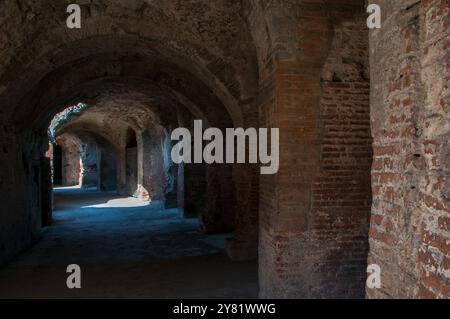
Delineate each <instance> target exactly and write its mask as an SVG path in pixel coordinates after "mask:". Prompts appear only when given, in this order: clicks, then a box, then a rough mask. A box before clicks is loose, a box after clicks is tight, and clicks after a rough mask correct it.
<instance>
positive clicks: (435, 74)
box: [367, 0, 450, 298]
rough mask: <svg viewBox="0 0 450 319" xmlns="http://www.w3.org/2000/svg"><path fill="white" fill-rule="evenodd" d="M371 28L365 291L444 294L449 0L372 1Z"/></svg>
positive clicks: (447, 289) (448, 289)
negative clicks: (375, 15)
mask: <svg viewBox="0 0 450 319" xmlns="http://www.w3.org/2000/svg"><path fill="white" fill-rule="evenodd" d="M378 3H380V4H381V5H382V8H383V12H385V17H384V21H383V28H382V29H381V30H379V31H373V32H371V36H370V42H371V48H372V51H371V52H372V54H371V65H372V66H374V67H373V68H372V79H371V81H372V83H371V84H372V101H371V117H372V130H373V132H372V134H373V136H374V156H375V158H374V163H373V166H372V181H373V184H372V185H373V207H372V224H371V230H370V238H371V240H370V257H369V262H371V263H377V264H379V265H380V266H381V268H382V279H383V281H382V289H380V290H371V289H369V290H368V291H367V293H368V296H369V297H371V298H386V297H404V298H432V297H433V298H434V297H441V298H444V297H445V298H447V297H448V296H449V293H450V277H449V268H448V267H449V264H448V257H449V252H450V250H449V247H450V246H449V245H450V241H449V235H450V233H449V231H448V223H447V221H448V218H449V211H450V209H449V208H450V206H449V193H448V189H449V188H448V180H447V177H448V167H449V166H448V164H449V152H450V149H449V145H448V141H449V137H450V135H449V132H450V127H449V114H450V113H449V110H450V109H449V106H450V103H449V93H450V92H449V79H450V77H449V71H450V68H449V45H450V33H449V32H450V31H449V30H450V28H449V26H450V16H449V2H448V1H445V0H444V1H395V2H392V1H378Z"/></svg>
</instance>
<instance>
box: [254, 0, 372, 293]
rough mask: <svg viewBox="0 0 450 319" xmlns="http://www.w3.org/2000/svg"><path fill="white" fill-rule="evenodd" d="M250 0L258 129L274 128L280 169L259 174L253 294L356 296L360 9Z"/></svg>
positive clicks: (362, 108)
mask: <svg viewBox="0 0 450 319" xmlns="http://www.w3.org/2000/svg"><path fill="white" fill-rule="evenodd" d="M250 3H251V7H250V9H249V10H250V12H249V23H250V25H251V28H252V30H253V37H254V40H255V43H256V46H257V50H258V59H259V67H260V95H259V98H258V104H259V107H260V126H261V127H278V128H280V170H279V172H278V174H277V175H274V176H261V177H260V190H259V193H260V204H259V208H260V228H259V230H260V235H259V278H260V287H261V290H260V296H261V297H268V298H270V297H277V298H283V297H284V298H298V297H301V298H314V297H360V298H362V297H364V284H363V282H362V278H363V276H364V272H365V268H366V267H365V265H366V261H365V258H366V256H367V255H366V254H367V246H368V244H367V229H368V219H369V218H368V215H369V213H370V210H369V206H370V187H369V186H370V183H369V166H370V162H371V152H370V134H369V103H368V85H367V74H366V76H365V77H364V69H365V68H366V67H367V64H368V63H367V37H366V38H364V32H365V34H366V36H367V30H365V31H363V30H364V29H363V27H361V26H360V25H359V24H360V23H363V26H365V23H364V21H365V20H364V19H363V17H364V16H365V14H364V12H365V8H364V2H363V1H361V2H358V1H333V3H332V4H328V3H327V5H323V4H322V3H321V2H315V1H296V2H289V1H287V2H272V3H270V4H269V3H267V4H262V3H260V2H258V1H250ZM351 33H355V34H357V37H356V39H353V38H352V39H350V37H351V36H352V34H351ZM345 37H346V38H347V39H345ZM324 69H325V71H327V72H328V73H327V72H325V71H324ZM366 73H367V72H366ZM352 241H355V242H354V243H353V242H352Z"/></svg>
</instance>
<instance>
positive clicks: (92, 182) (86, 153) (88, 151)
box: [81, 142, 98, 188]
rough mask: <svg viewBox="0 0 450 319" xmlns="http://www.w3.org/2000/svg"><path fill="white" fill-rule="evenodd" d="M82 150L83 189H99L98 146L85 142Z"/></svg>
mask: <svg viewBox="0 0 450 319" xmlns="http://www.w3.org/2000/svg"><path fill="white" fill-rule="evenodd" d="M81 148H82V149H81V163H82V165H81V187H83V188H90V187H97V181H98V168H97V145H96V144H95V143H93V142H85V143H83V144H82V145H81Z"/></svg>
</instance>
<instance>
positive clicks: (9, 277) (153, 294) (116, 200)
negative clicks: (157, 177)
mask: <svg viewBox="0 0 450 319" xmlns="http://www.w3.org/2000/svg"><path fill="white" fill-rule="evenodd" d="M228 236H229V235H228ZM226 237H227V235H213V236H211V235H204V234H202V233H201V232H199V231H198V223H197V220H196V219H183V218H181V217H180V214H179V212H178V210H176V209H171V210H164V209H161V206H160V205H158V204H155V203H144V202H141V201H139V200H137V199H135V198H123V197H119V196H116V195H114V194H108V193H99V192H97V191H94V190H87V191H86V190H80V189H77V188H61V189H57V190H56V191H55V212H54V222H53V224H52V225H51V226H49V227H47V228H46V229H45V230H44V232H43V234H42V239H41V240H40V241H39V242H38V243H37V244H36V245H34V246H33V247H32V248H30V249H29V250H28V251H25V252H24V253H22V254H21V255H19V256H18V257H17V258H16V259H15V260H13V261H12V262H11V263H10V264H9V265H7V266H6V267H4V268H2V269H0V298H256V297H257V293H258V292H257V291H258V285H257V266H256V262H243V263H242V262H239V263H237V262H231V261H230V260H229V259H228V257H227V256H226V255H225V252H224V249H223V245H224V240H225V238H226ZM69 264H78V265H79V266H80V267H81V271H82V274H81V281H82V283H81V285H82V288H81V289H68V288H67V286H66V279H67V276H68V275H69V274H67V273H66V268H67V266H68V265H69Z"/></svg>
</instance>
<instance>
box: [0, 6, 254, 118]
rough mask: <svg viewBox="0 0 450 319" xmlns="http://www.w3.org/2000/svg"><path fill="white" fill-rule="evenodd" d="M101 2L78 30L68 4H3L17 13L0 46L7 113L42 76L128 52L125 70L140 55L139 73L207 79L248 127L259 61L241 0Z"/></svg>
mask: <svg viewBox="0 0 450 319" xmlns="http://www.w3.org/2000/svg"><path fill="white" fill-rule="evenodd" d="M98 3H99V5H95V6H93V5H91V6H90V7H85V6H83V7H82V11H83V20H82V21H83V24H82V28H81V29H80V30H69V29H67V27H66V26H65V17H66V14H65V4H64V3H55V2H54V1H49V0H43V1H40V2H39V3H36V2H35V1H22V2H21V5H20V7H17V5H16V4H15V3H13V2H8V3H5V2H3V3H2V4H0V9H1V10H2V11H4V12H9V13H11V14H8V15H6V16H4V17H0V22H1V23H2V25H4V26H8V27H5V28H3V29H2V30H1V31H0V37H5V38H7V39H9V41H8V44H7V45H6V46H4V47H3V48H0V58H1V59H0V105H2V107H1V110H0V112H1V113H3V115H6V116H8V115H11V114H12V113H14V108H15V107H17V106H18V105H20V104H21V103H23V102H24V101H26V99H25V100H24V96H25V95H26V96H29V95H30V93H31V92H33V91H37V90H39V91H42V90H45V89H46V86H45V85H43V84H42V83H41V81H43V80H48V78H49V76H50V77H52V76H55V75H57V73H58V72H59V69H60V68H70V67H71V66H72V67H73V66H75V65H77V66H78V67H79V66H80V63H82V62H83V61H84V62H86V63H94V62H96V61H97V62H98V63H101V59H100V58H99V57H100V56H102V55H104V54H112V55H116V56H117V57H124V56H128V59H126V65H125V64H122V67H123V68H124V69H127V70H128V71H129V72H130V71H131V69H132V68H133V63H130V62H131V61H130V57H131V56H132V55H133V54H136V55H137V56H138V60H139V61H140V63H138V62H137V63H136V64H135V66H134V70H135V71H138V69H139V67H140V65H142V63H143V61H145V62H146V63H148V64H149V65H158V66H160V67H161V68H164V67H168V69H170V70H171V71H174V70H180V71H182V72H171V74H173V75H175V74H178V75H180V77H176V76H175V77H174V78H175V79H177V80H180V81H183V80H184V82H187V83H189V82H194V83H197V82H199V83H202V85H203V86H204V87H205V90H202V92H209V94H211V95H213V96H214V97H215V98H216V99H217V100H218V101H219V102H220V104H221V106H222V107H225V109H226V111H227V113H228V115H229V117H231V119H232V120H233V123H234V124H235V125H242V123H243V118H242V112H241V106H242V104H245V103H246V101H248V100H249V97H254V95H255V92H256V90H257V63H256V54H255V48H254V45H253V42H252V40H251V36H250V33H249V31H248V30H247V26H246V23H245V21H244V18H243V17H242V16H241V9H242V8H241V7H240V2H236V3H235V2H230V1H224V0H215V1H208V2H205V3H199V2H198V1H189V0H185V1H168V2H165V1H163V2H158V3H153V2H152V3H151V4H149V2H148V1H133V3H135V4H136V6H131V7H130V6H128V5H127V4H123V3H120V2H118V1H106V0H105V1H99V2H98ZM44 7H45V8H44ZM94 12H95V14H94ZM124 12H125V13H126V14H124ZM33 13H34V15H33ZM38 13H39V14H38ZM27 19H28V20H27ZM23 21H26V23H23ZM10 30H15V31H14V32H12V31H10ZM124 63H125V62H124ZM119 68H120V67H119ZM55 72H56V73H55ZM74 72H76V70H74ZM153 75H154V74H153ZM181 75H182V76H181ZM60 80H64V79H60ZM55 81H58V80H57V78H55ZM174 81H175V80H174ZM1 113H0V115H1Z"/></svg>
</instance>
